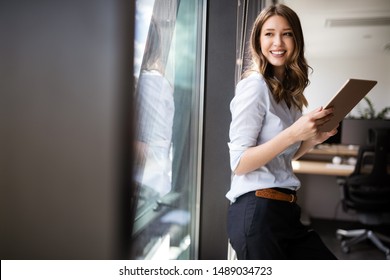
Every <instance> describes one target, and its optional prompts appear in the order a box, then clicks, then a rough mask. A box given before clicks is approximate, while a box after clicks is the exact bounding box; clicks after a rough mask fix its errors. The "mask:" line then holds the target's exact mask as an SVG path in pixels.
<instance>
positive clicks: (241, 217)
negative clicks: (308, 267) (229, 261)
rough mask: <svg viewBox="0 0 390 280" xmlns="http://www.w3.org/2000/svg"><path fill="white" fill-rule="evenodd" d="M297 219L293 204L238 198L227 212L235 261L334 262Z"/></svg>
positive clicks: (298, 212)
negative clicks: (236, 258) (235, 256)
mask: <svg viewBox="0 0 390 280" xmlns="http://www.w3.org/2000/svg"><path fill="white" fill-rule="evenodd" d="M278 190H279V191H280V189H278ZM282 191H283V192H287V193H290V192H292V191H290V190H286V189H282ZM300 217H301V208H300V207H299V205H297V204H296V203H289V202H284V201H278V200H271V199H266V198H261V197H257V196H255V192H249V193H247V194H244V195H242V196H240V197H239V198H238V199H237V200H236V202H235V203H233V204H231V205H230V206H229V212H228V236H229V239H230V243H231V245H232V247H233V249H234V250H235V251H236V254H237V257H238V259H242V260H245V259H247V260H288V259H291V260H293V259H294V260H332V259H336V257H335V256H334V255H333V253H332V252H331V251H330V250H329V249H328V248H327V247H326V246H325V244H324V243H323V242H322V240H321V238H320V237H319V235H318V234H317V233H316V232H314V231H313V230H311V229H309V228H307V227H306V226H304V225H303V224H302V223H301V221H300Z"/></svg>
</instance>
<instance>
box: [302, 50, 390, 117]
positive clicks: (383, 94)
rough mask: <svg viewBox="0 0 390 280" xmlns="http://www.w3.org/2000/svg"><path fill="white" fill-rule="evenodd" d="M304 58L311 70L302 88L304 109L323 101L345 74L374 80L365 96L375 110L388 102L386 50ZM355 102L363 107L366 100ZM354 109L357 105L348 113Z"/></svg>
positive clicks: (389, 85)
mask: <svg viewBox="0 0 390 280" xmlns="http://www.w3.org/2000/svg"><path fill="white" fill-rule="evenodd" d="M307 60H308V63H309V65H310V66H311V67H312V68H313V72H312V74H311V75H310V77H309V78H310V81H311V83H310V85H309V86H308V87H307V89H306V92H305V95H306V98H307V99H308V101H309V106H308V108H307V109H306V110H305V112H308V111H310V110H313V109H315V108H317V107H319V106H324V105H326V103H327V102H328V100H329V99H330V98H332V97H333V95H334V94H335V93H336V92H337V91H338V90H339V89H340V88H341V86H342V85H343V84H344V83H345V81H346V80H347V79H348V78H357V79H368V80H376V81H378V84H377V85H376V86H375V87H374V88H373V89H372V90H371V92H370V93H369V94H368V95H367V96H368V97H369V98H370V100H371V101H372V102H373V104H374V108H375V110H376V111H377V112H378V111H380V110H382V109H383V108H384V107H386V106H390V53H384V52H383V53H380V54H376V55H374V54H372V55H371V54H370V55H369V54H366V55H362V56H360V57H348V56H339V57H337V56H332V57H312V58H310V57H308V58H307ZM358 106H363V107H362V108H364V106H366V104H365V103H364V102H363V103H361V104H359V105H358ZM356 113H357V107H355V108H354V110H352V114H354V115H356Z"/></svg>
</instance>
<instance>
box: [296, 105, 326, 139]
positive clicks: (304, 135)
mask: <svg viewBox="0 0 390 280" xmlns="http://www.w3.org/2000/svg"><path fill="white" fill-rule="evenodd" d="M332 117H333V108H329V109H323V108H322V107H319V108H317V109H315V110H313V111H311V112H309V113H307V114H305V115H303V116H302V117H300V118H299V119H298V120H297V121H296V122H295V123H293V125H291V126H290V129H291V131H290V133H291V135H292V137H293V139H295V140H296V141H306V140H310V139H313V138H316V136H317V135H318V133H319V130H318V128H319V127H320V126H321V125H323V124H325V123H326V122H328V121H329V120H330V119H331V118H332ZM294 142H295V141H294Z"/></svg>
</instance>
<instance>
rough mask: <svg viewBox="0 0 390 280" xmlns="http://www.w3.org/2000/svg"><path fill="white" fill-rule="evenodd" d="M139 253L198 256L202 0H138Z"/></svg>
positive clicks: (135, 237)
mask: <svg viewBox="0 0 390 280" xmlns="http://www.w3.org/2000/svg"><path fill="white" fill-rule="evenodd" d="M136 10H137V11H136V12H137V15H136V41H135V49H136V51H135V57H134V61H135V65H134V69H135V79H136V91H135V92H136V95H135V98H136V105H137V107H136V110H137V137H136V143H135V146H136V151H137V160H136V164H137V168H136V174H135V181H136V184H137V193H138V197H137V213H136V220H135V225H134V233H133V244H135V245H134V246H133V251H134V252H133V256H134V258H137V259H156V258H157V259H177V258H182V259H188V258H194V257H195V255H196V252H195V249H194V248H195V242H196V235H197V233H196V227H195V225H196V222H197V219H196V217H197V209H198V207H197V203H198V197H199V179H198V177H199V176H198V166H199V164H198V163H199V154H200V153H199V147H198V145H199V144H198V143H199V142H200V141H199V139H200V127H199V121H198V120H199V117H200V115H199V114H200V104H201V103H200V100H201V95H202V92H201V90H200V86H199V84H200V79H201V74H200V73H201V65H202V61H203V60H202V57H203V56H202V52H201V50H202V47H201V46H202V44H203V39H202V38H203V36H204V35H203V34H202V24H203V15H204V13H203V1H192V0H155V1H153V0H137V2H136Z"/></svg>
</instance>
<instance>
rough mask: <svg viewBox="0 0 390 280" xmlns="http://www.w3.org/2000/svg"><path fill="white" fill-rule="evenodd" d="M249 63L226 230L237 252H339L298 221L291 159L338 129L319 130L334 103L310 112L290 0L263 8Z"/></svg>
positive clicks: (237, 109)
mask: <svg viewBox="0 0 390 280" xmlns="http://www.w3.org/2000/svg"><path fill="white" fill-rule="evenodd" d="M250 44H251V55H252V66H251V68H250V69H249V70H248V71H247V72H246V73H245V74H244V78H243V79H242V80H241V81H240V82H239V83H238V84H237V88H236V94H235V97H234V98H233V100H232V102H231V108H230V109H231V113H232V122H231V125H230V143H229V149H230V163H231V168H232V171H233V173H234V174H233V178H232V184H231V189H230V191H229V192H228V193H227V195H226V196H227V198H228V199H229V200H230V201H231V202H232V203H231V205H230V208H229V214H228V235H229V238H230V242H231V244H232V246H233V248H234V250H235V251H236V253H237V257H238V258H239V259H335V256H334V255H333V254H332V253H331V252H330V251H329V250H328V249H327V248H326V246H325V245H324V244H323V242H322V241H321V239H320V238H319V236H318V235H317V234H316V233H315V232H314V231H312V230H308V229H307V228H306V227H305V226H304V225H302V224H301V222H300V207H299V206H298V205H297V204H296V203H295V201H296V191H297V190H298V188H299V187H300V182H299V180H298V178H297V177H296V176H295V175H294V173H293V170H292V164H291V162H292V160H293V159H296V158H299V157H300V156H302V155H303V154H304V153H306V152H307V151H308V150H309V149H311V148H312V147H313V146H315V145H317V144H319V143H322V142H323V141H325V140H326V139H328V138H329V137H331V136H333V135H334V134H336V133H337V128H335V129H333V130H332V131H330V132H326V133H324V132H319V127H320V126H321V125H322V124H324V123H326V122H327V121H328V120H330V118H331V117H332V109H326V110H325V109H322V108H318V109H316V110H314V111H312V112H310V113H308V114H306V115H302V109H303V107H304V106H307V101H306V99H305V97H304V95H303V91H304V89H305V88H306V86H307V85H308V83H309V80H308V68H309V66H308V65H307V63H306V60H305V57H304V39H303V34H302V28H301V24H300V21H299V18H298V16H297V15H296V13H295V12H294V11H293V10H291V9H290V8H288V7H287V6H285V5H280V4H279V5H274V6H270V7H267V8H266V9H264V10H263V11H262V12H261V13H260V14H259V15H258V17H257V19H256V21H255V23H254V27H253V30H252V33H251V39H250Z"/></svg>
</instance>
